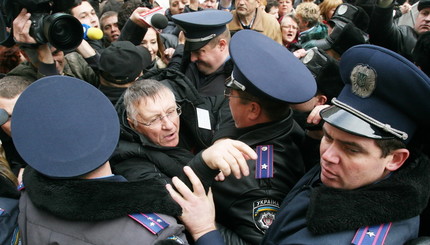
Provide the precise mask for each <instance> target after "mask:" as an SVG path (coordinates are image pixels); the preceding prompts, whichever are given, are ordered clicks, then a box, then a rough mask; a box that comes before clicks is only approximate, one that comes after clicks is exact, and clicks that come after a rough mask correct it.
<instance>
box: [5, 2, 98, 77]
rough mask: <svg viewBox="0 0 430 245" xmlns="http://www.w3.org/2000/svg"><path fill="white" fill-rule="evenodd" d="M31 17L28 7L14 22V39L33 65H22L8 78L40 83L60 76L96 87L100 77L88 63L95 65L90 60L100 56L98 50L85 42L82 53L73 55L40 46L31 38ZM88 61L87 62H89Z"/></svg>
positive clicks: (82, 45) (80, 47)
mask: <svg viewBox="0 0 430 245" xmlns="http://www.w3.org/2000/svg"><path fill="white" fill-rule="evenodd" d="M30 17H31V14H30V13H28V11H27V9H25V8H24V9H22V10H21V12H20V13H19V14H18V16H17V17H16V18H15V19H14V21H13V37H14V40H15V42H17V43H18V44H19V45H20V47H21V49H22V50H23V51H24V52H25V54H26V57H27V59H28V61H29V62H27V63H23V64H21V65H19V66H18V67H16V68H15V69H13V70H12V71H10V72H9V73H8V74H7V75H8V76H9V75H17V76H25V77H27V78H29V79H32V80H37V79H39V78H41V77H43V76H49V75H55V74H60V75H66V76H72V77H76V78H79V79H82V80H85V81H87V82H89V83H90V84H93V85H96V84H97V83H98V78H97V75H96V74H95V72H94V71H93V69H91V67H90V66H88V64H87V62H88V63H91V61H90V60H89V59H95V57H96V52H95V51H94V49H93V48H92V47H91V46H90V45H89V44H88V43H87V42H86V41H84V40H83V41H82V43H81V44H80V45H79V46H78V48H77V49H76V50H77V51H78V53H79V54H78V53H76V52H71V53H69V54H67V55H64V52H63V51H62V50H58V49H57V48H55V47H54V46H52V45H51V44H49V43H44V44H38V43H37V42H36V40H35V38H34V37H33V36H31V35H30V27H31V24H32V22H31V20H30ZM84 58H85V59H87V62H85V60H84ZM94 62H96V61H94Z"/></svg>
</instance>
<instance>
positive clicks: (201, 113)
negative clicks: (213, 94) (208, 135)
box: [197, 108, 212, 130]
mask: <svg viewBox="0 0 430 245" xmlns="http://www.w3.org/2000/svg"><path fill="white" fill-rule="evenodd" d="M197 121H198V125H199V128H204V129H208V130H211V129H212V128H211V119H210V117H209V111H208V110H206V109H201V108H197Z"/></svg>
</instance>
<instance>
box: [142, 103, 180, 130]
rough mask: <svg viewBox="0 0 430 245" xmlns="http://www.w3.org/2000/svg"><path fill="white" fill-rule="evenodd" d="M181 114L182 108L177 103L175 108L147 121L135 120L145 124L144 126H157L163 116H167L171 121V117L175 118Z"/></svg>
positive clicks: (160, 123)
mask: <svg viewBox="0 0 430 245" xmlns="http://www.w3.org/2000/svg"><path fill="white" fill-rule="evenodd" d="M181 114H182V109H181V107H180V106H179V105H177V107H176V108H174V109H170V110H168V111H167V112H166V114H165V115H164V116H159V117H156V118H155V119H152V120H151V121H150V122H148V123H144V122H139V121H137V120H136V122H137V123H139V124H142V125H143V126H146V127H151V128H155V127H159V126H160V125H162V122H163V119H164V118H167V119H169V120H170V121H172V120H173V119H175V118H177V117H178V116H180V115H181Z"/></svg>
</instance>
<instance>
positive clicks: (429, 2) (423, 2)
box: [418, 0, 430, 11]
mask: <svg viewBox="0 0 430 245" xmlns="http://www.w3.org/2000/svg"><path fill="white" fill-rule="evenodd" d="M423 8H430V0H420V1H419V3H418V11H421V9H423Z"/></svg>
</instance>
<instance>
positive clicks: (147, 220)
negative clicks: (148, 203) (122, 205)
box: [128, 213, 169, 235]
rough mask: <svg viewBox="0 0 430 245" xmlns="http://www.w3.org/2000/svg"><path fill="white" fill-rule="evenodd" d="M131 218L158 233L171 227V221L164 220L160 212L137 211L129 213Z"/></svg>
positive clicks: (150, 230)
mask: <svg viewBox="0 0 430 245" xmlns="http://www.w3.org/2000/svg"><path fill="white" fill-rule="evenodd" d="M128 216H129V217H130V218H132V219H133V220H135V221H136V222H137V223H139V224H141V225H142V226H143V227H145V228H146V229H147V230H148V231H149V232H151V233H152V234H154V235H156V234H158V233H160V232H161V231H162V230H164V229H166V228H167V227H169V223H167V222H166V221H164V220H163V219H162V218H161V217H160V216H159V215H158V214H156V213H145V214H144V213H136V214H129V215H128Z"/></svg>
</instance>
